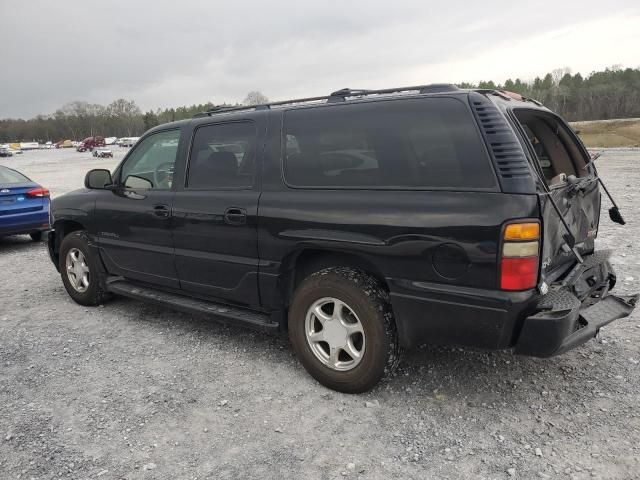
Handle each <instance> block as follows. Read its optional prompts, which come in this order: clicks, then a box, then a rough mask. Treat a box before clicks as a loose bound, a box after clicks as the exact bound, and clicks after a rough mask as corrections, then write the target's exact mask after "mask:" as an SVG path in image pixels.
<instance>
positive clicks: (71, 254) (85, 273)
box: [66, 248, 89, 293]
mask: <svg viewBox="0 0 640 480" xmlns="http://www.w3.org/2000/svg"><path fill="white" fill-rule="evenodd" d="M66 265H67V278H68V279H69V283H70V284H71V286H72V287H73V288H74V290H75V291H76V292H79V293H84V292H86V291H87V289H88V288H89V266H88V265H87V261H86V259H85V257H84V254H83V253H82V252H81V251H80V250H79V249H77V248H72V249H71V250H69V251H68V252H67V258H66Z"/></svg>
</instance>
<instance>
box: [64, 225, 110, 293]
mask: <svg viewBox="0 0 640 480" xmlns="http://www.w3.org/2000/svg"><path fill="white" fill-rule="evenodd" d="M98 261H99V260H98V258H96V257H95V255H94V254H93V253H92V251H91V250H90V248H89V245H88V243H87V240H86V236H85V232H84V231H76V232H71V233H70V234H69V235H67V236H66V237H64V239H63V240H62V244H61V245H60V264H59V267H60V275H61V277H62V283H63V284H64V287H65V289H66V290H67V293H68V294H69V296H70V297H71V298H72V299H73V300H74V301H75V302H77V303H79V304H80V305H98V304H99V303H102V302H103V301H104V300H106V298H107V297H108V294H107V292H105V291H104V290H103V289H102V286H101V285H100V279H99V277H98V272H99V268H98Z"/></svg>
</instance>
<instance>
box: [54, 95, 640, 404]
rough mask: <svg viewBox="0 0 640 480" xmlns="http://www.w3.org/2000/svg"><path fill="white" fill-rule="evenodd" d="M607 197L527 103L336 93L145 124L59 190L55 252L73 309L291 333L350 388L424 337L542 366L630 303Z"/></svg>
mask: <svg viewBox="0 0 640 480" xmlns="http://www.w3.org/2000/svg"><path fill="white" fill-rule="evenodd" d="M601 190H603V191H604V193H606V194H607V195H609V193H608V192H607V191H606V189H605V188H604V184H603V183H602V180H601V179H600V178H599V177H598V174H597V171H596V168H595V165H594V162H593V161H592V159H591V157H590V155H589V154H588V152H587V150H586V149H585V147H584V145H583V144H582V143H581V141H580V140H579V139H578V137H577V136H576V135H575V133H574V132H573V131H572V130H571V128H570V127H569V126H568V125H567V124H566V123H565V122H564V121H563V120H562V119H561V118H560V117H558V116H557V115H556V114H554V113H553V112H551V111H549V110H548V109H546V108H544V107H543V106H542V105H540V104H539V103H538V102H536V101H533V100H529V99H526V98H522V97H520V96H519V95H517V94H512V93H509V92H504V91H495V90H460V89H458V88H456V87H455V86H452V85H442V84H438V85H427V86H419V87H408V88H392V89H386V90H375V91H374V90H349V89H343V90H339V91H337V92H334V93H333V94H331V95H329V96H326V97H314V98H307V99H300V100H292V101H287V102H277V103H271V104H266V105H258V106H251V107H233V108H224V107H220V108H216V109H214V110H211V111H208V112H203V113H202V114H198V115H196V117H194V118H193V119H191V120H185V121H179V122H174V123H169V124H166V125H161V126H158V127H156V128H153V129H152V130H150V131H148V132H147V133H146V134H145V135H144V136H143V137H142V138H141V139H140V140H139V141H138V142H137V143H136V145H135V147H134V148H133V149H132V150H131V151H130V152H129V153H128V154H127V156H126V157H125V158H124V160H123V161H122V163H121V164H120V165H119V166H118V167H117V168H116V169H115V171H114V172H110V171H108V170H92V171H90V172H89V173H88V174H87V176H86V179H85V188H83V189H80V190H77V191H75V192H72V193H69V194H66V195H63V196H61V197H58V198H56V199H55V200H54V202H53V210H52V216H53V230H52V231H51V233H50V236H49V251H50V255H51V258H52V260H53V262H54V264H55V266H56V268H58V270H59V271H60V274H61V276H62V281H63V283H64V286H65V288H66V290H67V292H68V293H69V295H70V296H71V297H72V298H73V299H74V300H75V301H76V302H78V303H80V304H82V305H96V304H99V303H101V302H104V301H105V300H106V299H107V298H108V297H109V296H110V295H113V294H115V295H125V296H128V297H133V298H136V299H140V300H143V301H148V302H153V303H156V304H160V305H166V306H169V307H172V308H175V309H177V310H181V311H185V312H191V313H198V314H204V315H208V316H211V317H214V318H216V319H219V320H222V321H226V322H228V323H233V324H237V325H245V326H247V327H251V328H254V329H258V330H260V331H264V332H271V331H282V330H288V333H289V337H290V339H291V343H292V345H293V348H294V350H295V352H296V354H297V356H298V357H299V359H300V361H301V362H302V364H303V365H304V367H305V368H306V369H307V370H308V372H309V373H310V374H311V375H312V376H313V377H315V378H316V379H317V380H318V381H319V382H321V383H322V384H324V385H326V386H328V387H330V388H333V389H336V390H340V391H343V392H352V393H354V392H362V391H366V390H367V389H370V388H371V387H372V386H374V385H375V384H376V383H377V382H378V381H379V380H380V379H381V378H382V377H383V376H385V375H388V374H389V373H390V372H392V371H393V368H394V367H395V366H396V365H397V363H398V359H399V353H400V351H401V350H402V349H406V348H411V347H413V346H416V345H419V344H422V343H426V342H430V343H438V344H456V345H467V346H472V347H478V348H483V349H513V350H514V351H515V353H516V354H524V355H532V356H537V357H548V356H552V355H557V354H560V353H563V352H565V351H567V350H569V349H571V348H573V347H575V346H577V345H579V344H582V343H584V342H586V341H587V340H589V339H591V338H593V337H594V336H595V335H596V334H597V332H598V330H599V329H600V328H601V327H602V326H604V325H606V324H608V323H610V322H611V321H613V320H616V319H619V318H622V317H625V316H627V315H629V313H630V312H631V311H632V310H633V308H634V306H635V302H636V300H637V295H636V296H631V297H620V296H615V295H613V294H612V293H611V290H612V289H613V287H614V285H615V283H616V277H615V274H614V272H613V270H612V268H611V265H610V264H609V261H608V257H609V252H608V251H596V250H594V241H595V239H596V236H597V233H598V225H599V217H600V208H601ZM609 198H610V197H609ZM610 201H611V202H613V199H610ZM609 213H610V216H611V218H612V220H614V221H617V222H619V223H624V220H623V219H622V217H621V215H620V213H619V211H618V208H617V207H616V206H615V203H613V207H612V208H611V209H610V211H609Z"/></svg>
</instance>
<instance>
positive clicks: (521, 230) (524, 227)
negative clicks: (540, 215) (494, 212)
mask: <svg viewBox="0 0 640 480" xmlns="http://www.w3.org/2000/svg"><path fill="white" fill-rule="evenodd" d="M538 238H540V224H539V223H511V224H509V225H507V228H505V229H504V239H505V240H537V239H538Z"/></svg>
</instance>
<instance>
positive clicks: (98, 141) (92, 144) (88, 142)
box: [76, 137, 105, 152]
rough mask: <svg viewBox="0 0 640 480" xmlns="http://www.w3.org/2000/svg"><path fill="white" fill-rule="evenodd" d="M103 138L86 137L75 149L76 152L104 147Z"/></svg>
mask: <svg viewBox="0 0 640 480" xmlns="http://www.w3.org/2000/svg"><path fill="white" fill-rule="evenodd" d="M104 146H105V143H104V137H87V138H85V139H84V140H82V142H80V145H78V147H77V148H76V150H77V151H78V152H86V151H87V150H89V151H92V150H93V149H94V148H96V147H104Z"/></svg>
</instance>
